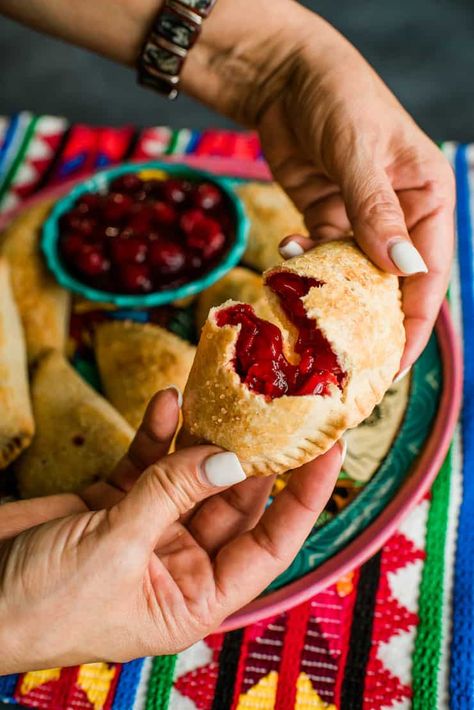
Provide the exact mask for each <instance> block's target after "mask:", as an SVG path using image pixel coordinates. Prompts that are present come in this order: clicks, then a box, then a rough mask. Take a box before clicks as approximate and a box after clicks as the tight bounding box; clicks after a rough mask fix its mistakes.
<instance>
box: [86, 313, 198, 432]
mask: <svg viewBox="0 0 474 710" xmlns="http://www.w3.org/2000/svg"><path fill="white" fill-rule="evenodd" d="M195 350H196V349H195V348H194V347H193V346H192V345H190V344H189V343H188V342H186V341H185V340H182V339H181V338H179V337H178V336H177V335H175V334H174V333H170V332H169V331H167V330H165V329H164V328H161V327H160V326H158V325H152V324H149V323H146V324H142V323H135V322H132V321H119V320H116V321H113V320H110V321H105V322H103V323H101V324H99V325H98V326H97V329H96V332H95V354H96V359H97V363H98V366H99V371H100V377H101V381H102V386H103V388H104V392H105V394H106V397H107V398H108V399H109V400H110V402H112V404H113V405H114V407H116V408H117V409H118V411H119V412H120V413H121V414H122V415H123V416H124V417H125V419H126V420H127V421H128V422H129V423H130V424H131V425H132V426H133V427H135V428H137V427H138V426H139V425H140V422H141V420H142V418H143V415H144V413H145V409H146V407H147V404H148V402H149V401H150V399H151V398H152V397H153V395H154V394H155V392H157V391H158V390H161V389H164V388H165V387H168V386H169V385H177V386H178V387H179V388H180V389H184V386H185V384H186V380H187V379H188V375H189V371H190V369H191V365H192V362H193V359H194V353H195Z"/></svg>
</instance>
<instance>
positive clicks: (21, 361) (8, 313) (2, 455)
mask: <svg viewBox="0 0 474 710" xmlns="http://www.w3.org/2000/svg"><path fill="white" fill-rule="evenodd" d="M33 431H34V422H33V413H32V411H31V403H30V394H29V387H28V370H27V364H26V351H25V339H24V335H23V329H22V327H21V321H20V316H19V314H18V310H17V307H16V304H15V301H14V299H13V293H12V289H11V285H10V277H9V269H8V263H7V262H6V260H5V259H3V258H0V469H2V468H5V467H6V466H8V464H9V463H11V462H12V461H13V460H14V459H15V458H16V457H17V456H18V455H19V454H20V452H21V451H22V450H23V449H24V448H25V447H26V446H28V444H29V443H30V441H31V438H32V436H33Z"/></svg>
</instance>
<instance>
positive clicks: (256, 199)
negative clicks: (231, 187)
mask: <svg viewBox="0 0 474 710" xmlns="http://www.w3.org/2000/svg"><path fill="white" fill-rule="evenodd" d="M236 191H237V194H238V195H239V197H240V198H241V200H242V201H243V203H244V206H245V211H246V212H247V216H248V217H249V220H250V231H249V239H248V246H247V249H246V251H245V254H244V261H245V263H246V264H248V265H249V266H252V267H253V268H254V269H258V270H259V271H264V270H265V269H268V268H270V267H271V266H274V264H277V263H278V262H279V261H281V256H280V252H279V251H278V245H279V243H280V242H281V240H282V239H283V237H286V236H288V235H289V234H308V230H307V229H306V227H305V224H304V220H303V215H302V214H301V213H300V212H298V210H297V209H296V207H295V206H294V204H293V203H292V202H291V200H290V198H289V197H288V196H287V195H286V193H285V192H283V190H282V189H281V187H280V186H279V185H277V184H276V183H259V182H249V183H245V184H244V185H241V186H239V187H237V188H236Z"/></svg>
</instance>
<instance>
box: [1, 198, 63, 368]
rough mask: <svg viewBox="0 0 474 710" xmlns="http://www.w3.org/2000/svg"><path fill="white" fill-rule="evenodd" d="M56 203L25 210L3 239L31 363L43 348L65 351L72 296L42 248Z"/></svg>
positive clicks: (2, 249)
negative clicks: (58, 280)
mask: <svg viewBox="0 0 474 710" xmlns="http://www.w3.org/2000/svg"><path fill="white" fill-rule="evenodd" d="M52 204H53V203H52V202H51V201H49V200H48V201H45V202H41V203H40V204H38V205H36V206H35V207H31V208H30V209H28V210H25V211H24V212H22V213H21V215H20V216H19V217H18V218H17V219H15V221H14V222H13V223H12V224H11V225H10V226H9V227H8V229H7V231H6V232H5V234H4V235H3V237H2V238H1V240H0V243H1V252H2V253H3V254H4V255H5V256H6V258H7V260H8V262H9V264H10V271H11V279H12V286H13V293H14V295H15V300H16V302H17V305H18V310H19V312H20V316H21V320H22V323H23V329H24V331H25V339H26V350H27V354H28V362H29V363H32V362H33V361H34V360H35V359H36V358H37V357H38V355H40V354H41V352H42V351H43V350H48V349H50V348H52V349H55V350H60V351H62V352H63V351H64V347H65V343H66V336H67V328H68V318H69V304H70V295H69V293H68V291H66V290H65V289H63V288H61V286H59V285H58V284H57V283H56V281H55V279H54V277H53V276H52V274H51V273H50V272H49V271H48V269H47V266H46V263H45V261H44V260H43V256H42V254H41V249H40V236H41V227H42V224H43V222H44V220H45V219H46V217H47V215H48V212H49V211H50V209H51V207H52Z"/></svg>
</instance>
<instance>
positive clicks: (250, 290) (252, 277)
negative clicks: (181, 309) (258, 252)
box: [196, 266, 272, 330]
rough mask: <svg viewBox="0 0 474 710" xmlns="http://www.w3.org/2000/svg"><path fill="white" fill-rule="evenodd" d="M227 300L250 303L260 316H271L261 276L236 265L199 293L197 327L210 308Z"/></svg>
mask: <svg viewBox="0 0 474 710" xmlns="http://www.w3.org/2000/svg"><path fill="white" fill-rule="evenodd" d="M229 300H232V301H242V302H243V303H250V305H251V306H253V307H254V310H255V312H256V313H257V315H259V316H260V317H261V318H266V319H268V318H271V317H272V313H271V310H270V308H269V307H268V303H267V300H266V298H265V293H264V290H263V279H262V277H261V276H260V275H259V274H256V273H255V272H254V271H251V270H250V269H245V268H243V267H242V266H236V267H235V269H231V271H229V273H227V274H226V275H225V276H224V277H223V278H222V279H220V280H219V281H217V282H216V283H215V284H213V285H212V286H210V287H209V288H207V289H206V290H205V291H203V292H202V293H201V294H199V298H198V301H197V305H196V325H197V327H198V329H199V330H201V328H202V326H203V325H204V323H205V321H206V319H207V316H208V315H209V311H210V309H211V308H213V307H214V306H220V305H221V304H222V303H224V301H229Z"/></svg>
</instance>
